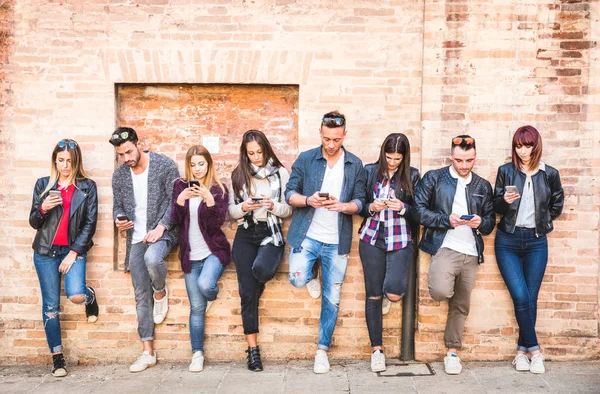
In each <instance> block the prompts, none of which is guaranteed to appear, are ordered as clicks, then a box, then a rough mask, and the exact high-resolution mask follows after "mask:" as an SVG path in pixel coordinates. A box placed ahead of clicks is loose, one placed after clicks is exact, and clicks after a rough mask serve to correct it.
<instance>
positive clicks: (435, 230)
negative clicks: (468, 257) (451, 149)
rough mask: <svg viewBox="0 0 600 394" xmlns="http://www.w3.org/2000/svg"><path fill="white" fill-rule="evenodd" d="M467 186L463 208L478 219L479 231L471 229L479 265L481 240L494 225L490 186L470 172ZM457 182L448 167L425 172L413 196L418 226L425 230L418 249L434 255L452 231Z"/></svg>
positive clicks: (481, 253) (481, 248)
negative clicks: (465, 203)
mask: <svg viewBox="0 0 600 394" xmlns="http://www.w3.org/2000/svg"><path fill="white" fill-rule="evenodd" d="M471 174H473V177H472V179H471V182H470V183H469V184H468V185H467V205H468V208H469V214H475V215H478V216H480V217H481V224H480V225H479V228H477V229H473V235H474V236H475V244H476V247H477V254H478V255H479V264H481V263H483V238H482V235H488V234H490V233H491V232H492V230H493V229H494V226H495V225H496V215H495V213H494V204H493V197H492V185H491V184H490V183H489V182H488V181H487V180H485V179H483V178H482V177H480V176H478V175H477V174H475V173H474V172H472V173H471ZM457 184H458V180H457V179H455V178H453V177H452V175H450V170H449V167H444V168H440V169H437V170H431V171H428V172H427V173H426V174H425V176H423V179H422V180H421V182H420V183H419V186H418V187H417V191H416V193H415V204H416V210H417V214H418V217H419V221H420V223H421V224H422V225H423V226H425V233H424V234H423V237H422V238H421V242H420V244H419V249H421V250H422V251H424V252H426V253H429V254H431V255H435V254H436V253H437V251H438V250H439V249H440V247H441V246H442V243H443V242H444V238H445V237H446V232H447V231H448V230H452V227H451V226H450V215H451V214H452V204H453V202H454V195H455V194H456V185H457Z"/></svg>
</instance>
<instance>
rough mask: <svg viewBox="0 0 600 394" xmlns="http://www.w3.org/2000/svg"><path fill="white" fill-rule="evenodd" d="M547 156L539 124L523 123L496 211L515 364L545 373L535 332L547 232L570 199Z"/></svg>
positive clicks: (500, 182) (502, 173)
mask: <svg viewBox="0 0 600 394" xmlns="http://www.w3.org/2000/svg"><path fill="white" fill-rule="evenodd" d="M541 158H542V137H541V136H540V133H539V132H538V131H537V130H536V129H535V128H534V127H533V126H523V127H520V128H519V129H518V130H517V131H516V132H515V135H514V136H513V141H512V161H511V162H510V163H507V164H504V165H503V166H501V167H500V168H499V169H498V175H497V177H496V188H495V191H494V209H495V210H496V212H497V213H498V214H500V215H502V219H501V220H500V224H499V225H498V232H497V234H496V241H495V250H496V260H497V261H498V267H499V268H500V273H501V274H502V277H503V278H504V282H505V283H506V286H507V287H508V291H509V292H510V295H511V297H512V299H513V303H514V307H515V317H516V319H517V324H518V325H519V341H518V346H517V355H516V357H515V359H514V360H513V365H514V366H515V368H516V369H517V371H530V372H532V373H544V372H545V367H544V356H543V355H542V353H541V352H540V345H539V343H538V340H537V334H536V332H535V322H536V317H537V298H538V293H539V291H540V287H541V285H542V279H543V278H544V272H545V271H546V263H547V261H548V241H547V239H546V234H548V233H549V232H550V231H552V230H553V228H554V227H553V225H552V221H553V220H554V219H556V218H557V217H558V216H559V215H560V214H561V212H562V209H563V202H564V193H563V189H562V186H561V183H560V176H559V174H558V171H557V170H556V169H555V168H553V167H550V166H549V165H547V164H545V163H544V162H542V160H541ZM528 355H529V356H530V357H531V360H530V359H529V357H528Z"/></svg>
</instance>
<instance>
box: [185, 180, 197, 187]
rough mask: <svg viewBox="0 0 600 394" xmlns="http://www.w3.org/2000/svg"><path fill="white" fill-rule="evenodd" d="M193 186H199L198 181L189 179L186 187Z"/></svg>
mask: <svg viewBox="0 0 600 394" xmlns="http://www.w3.org/2000/svg"><path fill="white" fill-rule="evenodd" d="M194 186H198V187H200V181H195V180H191V181H189V182H188V187H194Z"/></svg>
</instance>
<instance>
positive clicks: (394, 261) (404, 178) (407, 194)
mask: <svg viewBox="0 0 600 394" xmlns="http://www.w3.org/2000/svg"><path fill="white" fill-rule="evenodd" d="M365 170H366V172H367V177H368V178H367V186H366V187H367V190H366V195H367V200H366V201H367V203H366V204H365V205H364V207H363V210H362V211H361V212H360V214H361V215H362V216H364V217H365V219H364V220H363V222H362V224H361V226H360V229H359V231H358V233H359V234H360V242H359V245H358V251H359V254H360V259H361V261H362V265H363V271H364V273H365V291H366V294H367V299H366V305H365V314H366V317H367V327H368V329H369V338H370V340H371V346H372V347H373V354H372V355H371V370H372V371H373V372H381V371H385V369H386V367H385V356H384V355H383V346H382V345H383V340H382V331H383V316H382V315H385V314H387V313H388V312H389V310H390V307H391V301H393V302H396V301H400V299H401V298H402V296H403V295H404V293H405V291H406V286H407V284H408V273H409V269H410V264H411V263H412V260H413V245H412V237H411V225H412V224H413V223H415V224H416V223H417V221H416V220H412V217H413V215H414V213H415V212H414V209H413V207H412V205H413V195H414V190H415V188H416V187H417V183H418V182H419V180H420V176H419V171H418V170H417V169H416V168H412V167H411V166H410V143H409V142H408V138H406V136H405V135H404V134H402V133H394V134H390V135H388V136H387V138H386V139H385V141H383V144H382V145H381V151H380V153H379V159H378V160H377V162H375V163H372V164H367V165H366V166H365Z"/></svg>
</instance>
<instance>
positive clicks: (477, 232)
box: [465, 185, 483, 264]
mask: <svg viewBox="0 0 600 394" xmlns="http://www.w3.org/2000/svg"><path fill="white" fill-rule="evenodd" d="M469 189H470V188H469V185H467V187H465V198H466V200H467V212H468V213H469V215H472V214H471V199H470V198H469V192H470V190H469ZM471 231H473V233H474V234H475V249H477V261H478V262H479V263H480V264H481V260H482V254H483V253H482V252H481V251H480V250H479V244H477V237H478V236H480V235H481V233H480V232H479V229H471Z"/></svg>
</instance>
